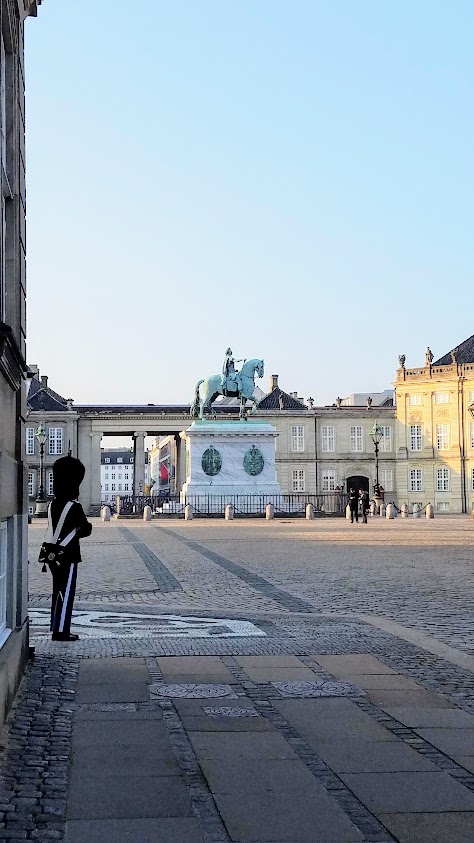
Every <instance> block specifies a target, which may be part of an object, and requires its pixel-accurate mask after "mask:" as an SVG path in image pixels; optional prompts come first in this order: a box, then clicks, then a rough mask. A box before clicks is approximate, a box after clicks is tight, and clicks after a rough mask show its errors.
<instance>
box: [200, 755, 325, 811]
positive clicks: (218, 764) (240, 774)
mask: <svg viewBox="0 0 474 843" xmlns="http://www.w3.org/2000/svg"><path fill="white" fill-rule="evenodd" d="M199 765H200V767H201V770H202V772H203V773H204V775H205V777H206V779H207V783H208V785H209V789H210V790H211V793H233V794H235V795H237V794H240V797H241V799H242V802H243V804H245V801H246V795H247V794H248V793H255V794H256V793H262V794H265V793H267V792H269V791H282V792H285V791H286V792H287V793H296V794H298V793H300V794H303V793H305V794H306V795H307V797H308V799H311V798H312V794H313V792H315V791H317V792H319V790H318V789H319V787H320V785H318V783H317V781H316V779H315V777H314V776H313V775H312V773H311V772H310V771H309V770H308V768H307V767H306V765H305V764H304V763H303V762H302V761H300V760H294V759H276V758H271V759H268V758H232V759H223V758H219V759H215V758H201V759H200V762H199Z"/></svg>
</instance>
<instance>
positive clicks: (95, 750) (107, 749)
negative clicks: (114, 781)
mask: <svg viewBox="0 0 474 843" xmlns="http://www.w3.org/2000/svg"><path fill="white" fill-rule="evenodd" d="M72 764H73V769H74V771H75V772H77V771H82V774H83V775H84V776H87V775H88V771H90V770H97V771H100V774H101V775H102V776H105V777H109V776H112V775H114V776H115V775H117V776H127V775H128V776H179V775H180V769H179V767H178V764H177V762H176V759H175V756H174V754H173V751H172V749H171V747H170V748H169V750H168V752H166V747H165V746H163V743H160V744H157V745H155V744H152V743H150V744H115V745H114V746H111V745H110V744H108V745H104V744H99V745H98V746H91V745H86V746H84V745H83V746H80V747H76V748H75V749H74V750H73V755H72Z"/></svg>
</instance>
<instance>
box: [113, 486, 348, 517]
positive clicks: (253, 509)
mask: <svg viewBox="0 0 474 843" xmlns="http://www.w3.org/2000/svg"><path fill="white" fill-rule="evenodd" d="M187 504H190V505H191V506H192V509H193V515H194V517H195V518H199V517H202V518H206V517H219V516H221V517H224V514H225V508H226V506H228V505H229V504H230V505H231V506H232V507H233V510H234V517H236V518H238V517H239V516H240V517H246V518H250V517H256V518H262V517H265V514H266V510H267V506H268V504H272V506H273V508H274V516H275V518H278V517H283V516H284V517H291V518H304V517H305V515H306V507H307V505H308V504H312V506H313V507H314V515H315V517H324V516H331V517H341V516H344V515H345V510H346V505H347V495H346V494H344V493H342V492H339V493H338V492H333V493H331V492H325V493H322V494H319V495H310V494H305V493H303V492H299V493H295V494H290V495H283V494H281V495H187V496H186V497H185V498H184V500H180V499H179V498H178V497H177V496H176V497H174V496H169V497H167V498H166V499H164V498H161V499H160V498H159V497H158V496H156V495H151V496H148V495H122V496H121V497H120V498H117V501H116V511H117V514H119V515H122V516H133V515H135V516H140V515H143V510H144V508H145V506H149V507H150V508H151V511H152V514H153V516H154V517H160V516H161V517H170V516H174V517H183V518H184V508H185V506H186V505H187Z"/></svg>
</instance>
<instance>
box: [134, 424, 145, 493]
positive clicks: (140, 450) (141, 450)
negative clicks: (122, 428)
mask: <svg viewBox="0 0 474 843" xmlns="http://www.w3.org/2000/svg"><path fill="white" fill-rule="evenodd" d="M147 435H148V434H146V433H140V432H135V433H134V434H133V438H134V440H135V443H134V448H133V494H134V495H138V494H139V493H140V492H144V491H145V436H147Z"/></svg>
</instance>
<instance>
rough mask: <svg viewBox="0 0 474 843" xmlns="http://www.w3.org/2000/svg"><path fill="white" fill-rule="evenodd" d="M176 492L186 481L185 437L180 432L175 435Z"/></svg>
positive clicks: (177, 492) (179, 490)
mask: <svg viewBox="0 0 474 843" xmlns="http://www.w3.org/2000/svg"><path fill="white" fill-rule="evenodd" d="M175 441H176V467H175V473H176V481H175V482H176V494H178V495H179V493H180V492H181V489H182V488H183V486H184V484H185V483H186V480H187V477H186V439H185V438H184V437H183V434H182V433H180V434H179V436H177V437H176V440H175Z"/></svg>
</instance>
